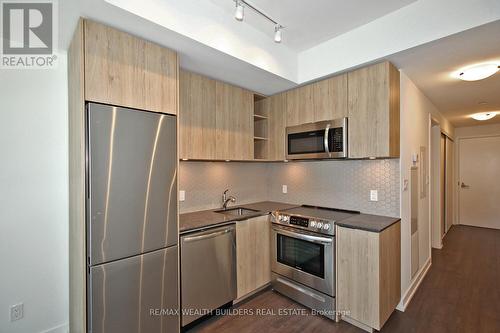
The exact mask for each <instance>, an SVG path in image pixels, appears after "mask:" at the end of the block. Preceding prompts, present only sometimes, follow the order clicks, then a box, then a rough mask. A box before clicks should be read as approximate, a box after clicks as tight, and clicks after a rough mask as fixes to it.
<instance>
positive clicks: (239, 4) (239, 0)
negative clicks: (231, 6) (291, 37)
mask: <svg viewBox="0 0 500 333" xmlns="http://www.w3.org/2000/svg"><path fill="white" fill-rule="evenodd" d="M233 1H234V3H235V4H236V11H235V13H234V18H235V19H237V20H238V21H243V18H244V16H245V7H247V8H250V9H251V10H253V11H254V12H255V13H257V14H259V15H260V16H262V17H263V18H265V19H266V20H268V21H270V22H271V23H273V24H274V41H275V42H276V43H281V40H282V32H281V31H282V30H283V29H284V28H285V27H284V26H282V25H281V24H279V23H278V22H276V21H275V20H273V19H272V18H271V17H269V16H268V15H266V14H264V12H262V11H260V10H259V9H257V8H255V7H254V6H252V5H250V4H249V3H248V2H246V1H245V0H233Z"/></svg>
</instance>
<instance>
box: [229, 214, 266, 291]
mask: <svg viewBox="0 0 500 333" xmlns="http://www.w3.org/2000/svg"><path fill="white" fill-rule="evenodd" d="M270 228H271V226H270V222H269V216H268V215H265V216H259V217H255V218H252V219H248V220H246V221H239V222H237V223H236V263H237V266H236V267H237V286H238V292H237V298H241V297H243V296H245V295H247V294H249V293H251V292H252V291H254V290H256V289H258V288H260V287H262V286H264V285H266V284H267V283H269V282H270V281H271V248H270V241H271V239H270V235H271V230H270Z"/></svg>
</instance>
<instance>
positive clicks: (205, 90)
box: [179, 71, 216, 159]
mask: <svg viewBox="0 0 500 333" xmlns="http://www.w3.org/2000/svg"><path fill="white" fill-rule="evenodd" d="M179 86H180V91H179V92H180V100H179V127H180V129H179V135H180V153H179V156H180V158H191V159H215V141H216V140H215V138H216V125H215V81H214V80H212V79H209V78H207V77H205V76H201V75H198V74H194V73H190V72H186V71H180V77H179Z"/></svg>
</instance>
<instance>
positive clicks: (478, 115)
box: [471, 111, 498, 120]
mask: <svg viewBox="0 0 500 333" xmlns="http://www.w3.org/2000/svg"><path fill="white" fill-rule="evenodd" d="M497 113H498V112H495V111H493V112H480V113H475V114H473V115H472V116H471V118H473V119H476V120H488V119H491V118H493V117H494V116H496V115H497Z"/></svg>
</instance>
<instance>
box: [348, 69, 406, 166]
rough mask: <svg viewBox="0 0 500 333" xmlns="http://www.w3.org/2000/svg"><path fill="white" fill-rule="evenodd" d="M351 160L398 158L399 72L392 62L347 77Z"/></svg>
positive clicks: (349, 74)
mask: <svg viewBox="0 0 500 333" xmlns="http://www.w3.org/2000/svg"><path fill="white" fill-rule="evenodd" d="M348 92H349V97H348V100H349V132H348V133H349V134H348V137H349V139H348V144H349V149H348V150H349V157H351V158H364V157H372V156H373V157H399V72H398V70H397V69H396V68H395V67H394V66H393V65H391V64H390V63H389V62H383V63H380V64H376V65H373V66H369V67H365V68H361V69H358V70H356V71H354V72H351V73H348Z"/></svg>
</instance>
